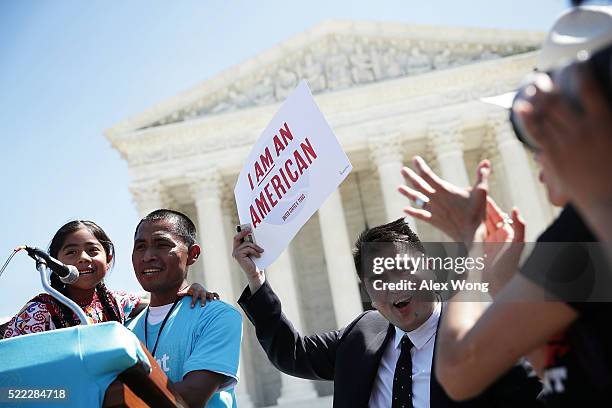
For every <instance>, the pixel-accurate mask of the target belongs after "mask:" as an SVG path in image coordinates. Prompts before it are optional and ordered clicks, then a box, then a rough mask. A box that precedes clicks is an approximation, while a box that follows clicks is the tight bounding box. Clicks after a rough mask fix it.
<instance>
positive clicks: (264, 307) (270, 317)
mask: <svg viewBox="0 0 612 408" xmlns="http://www.w3.org/2000/svg"><path fill="white" fill-rule="evenodd" d="M238 304H239V305H240V307H242V309H243V310H244V312H245V313H246V315H247V316H248V318H249V320H250V321H251V322H252V323H253V325H254V326H255V330H256V333H257V338H258V340H259V343H260V344H261V346H262V347H263V349H264V350H265V352H266V354H267V355H268V359H269V360H270V362H272V364H274V366H275V367H276V368H278V369H279V370H280V371H282V372H284V373H286V374H289V375H292V376H295V377H301V378H306V379H310V380H328V381H333V382H334V407H335V408H341V407H342V408H344V407H346V408H356V407H367V406H368V401H369V399H370V393H371V392H372V386H373V384H374V380H375V379H376V375H377V373H378V366H379V363H380V360H381V357H382V355H383V352H384V351H385V346H386V345H387V342H388V341H390V339H392V337H393V334H394V332H395V329H394V327H393V325H392V324H390V323H389V321H388V320H387V319H385V318H384V317H383V316H382V315H381V314H380V313H378V312H377V311H367V312H364V313H362V314H360V315H359V316H358V317H357V318H356V319H355V320H353V321H352V322H351V323H349V324H348V325H347V326H346V327H344V328H342V329H340V330H335V331H331V332H327V333H320V334H314V335H311V336H301V335H300V334H299V333H298V332H297V331H296V330H295V329H294V327H293V325H292V324H291V322H290V321H289V320H288V319H287V318H286V317H285V315H284V314H283V313H282V311H281V303H280V300H279V298H278V296H276V294H275V293H274V291H273V290H272V288H271V287H270V285H269V284H268V282H267V281H266V282H265V283H264V284H263V286H262V287H261V288H260V289H259V290H258V291H257V292H255V294H254V295H251V292H250V290H249V288H248V286H247V288H246V289H245V290H244V292H243V293H242V295H241V296H240V299H239V300H238ZM436 335H437V332H436ZM434 358H435V348H434ZM430 387H431V388H430V406H431V408H444V407H466V408H467V407H470V408H491V407H508V408H510V407H512V408H514V407H529V406H534V405H535V398H536V396H537V394H538V392H539V391H540V388H541V387H540V383H539V381H538V380H537V379H534V378H527V375H526V374H525V371H524V370H523V369H522V367H520V366H517V367H514V368H513V369H512V370H511V371H510V372H508V373H507V374H506V375H505V376H504V377H502V378H501V379H500V380H498V381H497V382H496V383H494V384H493V385H492V386H491V387H490V388H489V389H488V390H487V391H486V392H485V393H483V394H482V395H481V396H479V397H477V398H475V399H473V400H470V401H465V402H461V403H458V402H455V401H452V400H451V399H450V398H449V397H448V396H447V395H446V393H445V392H444V390H443V389H442V386H441V385H440V384H439V383H438V381H437V379H436V378H435V373H434V365H433V363H432V368H431V382H430Z"/></svg>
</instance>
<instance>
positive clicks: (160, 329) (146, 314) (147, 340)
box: [144, 298, 181, 357]
mask: <svg viewBox="0 0 612 408" xmlns="http://www.w3.org/2000/svg"><path fill="white" fill-rule="evenodd" d="M179 300H181V298H177V299H176V300H175V301H174V303H173V304H172V307H171V308H170V310H169V311H168V313H167V314H166V317H164V321H163V322H162V324H161V327H160V328H159V331H158V332H157V338H156V339H155V345H154V346H153V351H152V352H151V354H152V355H153V357H155V351H156V350H157V342H158V341H159V337H160V336H161V334H162V330H164V326H165V325H166V322H167V321H168V317H170V315H171V314H172V311H173V310H174V308H175V307H176V305H177V304H178V302H179ZM149 308H150V306H149V307H147V312H146V313H145V325H144V335H145V345H146V346H147V347H149V339H148V335H147V326H149Z"/></svg>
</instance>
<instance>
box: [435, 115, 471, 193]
mask: <svg viewBox="0 0 612 408" xmlns="http://www.w3.org/2000/svg"><path fill="white" fill-rule="evenodd" d="M427 139H428V140H427V142H428V144H429V146H430V147H431V150H432V151H433V152H434V154H435V156H436V161H437V162H438V168H439V169H440V176H441V177H442V178H443V179H445V180H448V181H449V182H451V183H453V184H455V185H457V186H459V187H469V186H470V179H469V177H468V173H467V170H466V168H465V161H464V159H463V139H462V136H461V122H460V121H459V120H458V119H447V120H445V121H442V122H438V123H435V124H430V125H429V127H428V132H427Z"/></svg>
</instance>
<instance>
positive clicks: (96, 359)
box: [0, 322, 149, 408]
mask: <svg viewBox="0 0 612 408" xmlns="http://www.w3.org/2000/svg"><path fill="white" fill-rule="evenodd" d="M138 361H142V362H145V364H146V365H147V366H149V363H148V359H147V357H146V355H145V353H144V351H143V350H142V348H141V347H140V343H139V342H138V339H137V338H136V336H134V335H133V334H132V332H130V331H129V330H128V329H126V328H125V327H123V326H122V325H121V324H119V323H117V322H108V323H101V324H96V325H90V326H76V327H70V328H66V329H58V330H53V331H48V332H43V333H36V334H29V335H26V336H19V337H14V338H9V339H6V340H0V406H3V407H4V406H9V407H21V408H23V407H54V406H56V407H99V406H101V405H102V402H103V400H104V393H105V392H106V389H107V388H108V386H109V385H110V383H111V382H113V381H114V380H115V378H116V377H117V375H119V374H120V373H121V372H122V371H124V370H126V369H127V368H129V367H132V366H133V365H134V364H136V363H138Z"/></svg>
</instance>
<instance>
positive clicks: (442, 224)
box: [399, 156, 490, 246]
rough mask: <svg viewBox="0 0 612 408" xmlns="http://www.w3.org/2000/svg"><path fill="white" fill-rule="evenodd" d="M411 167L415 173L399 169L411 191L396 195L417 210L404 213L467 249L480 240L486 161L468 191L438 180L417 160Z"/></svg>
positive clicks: (406, 189) (483, 232)
mask: <svg viewBox="0 0 612 408" xmlns="http://www.w3.org/2000/svg"><path fill="white" fill-rule="evenodd" d="M413 163H414V166H415V168H416V169H417V171H416V172H415V171H413V170H412V169H410V168H408V167H404V168H403V169H402V176H404V178H405V180H406V182H407V183H408V184H411V185H412V187H408V186H400V187H399V192H400V193H401V194H403V195H404V196H406V197H408V198H409V199H410V200H412V201H414V202H415V204H417V207H406V208H404V212H405V213H406V214H408V215H411V216H413V217H414V218H417V219H420V220H422V221H425V222H427V223H429V224H431V225H433V226H434V227H436V228H438V229H439V230H441V231H442V232H444V233H445V234H447V235H448V236H449V237H451V238H452V239H453V240H454V241H456V242H463V243H465V244H466V245H468V246H471V244H472V242H474V241H482V240H484V239H485V238H486V226H485V224H484V221H485V214H486V205H487V204H486V203H487V191H488V176H489V173H490V164H489V161H488V160H483V161H482V162H480V164H479V165H478V168H477V170H476V172H477V177H476V179H477V180H476V183H475V185H474V187H473V188H471V189H469V188H467V187H458V186H456V185H454V184H452V183H450V182H448V181H446V180H444V179H442V178H440V177H439V176H438V175H436V173H434V172H433V170H431V169H430V168H429V166H428V165H427V163H425V160H423V159H422V158H421V157H419V156H416V157H415V158H414V159H413ZM419 204H420V208H418V207H419Z"/></svg>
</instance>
